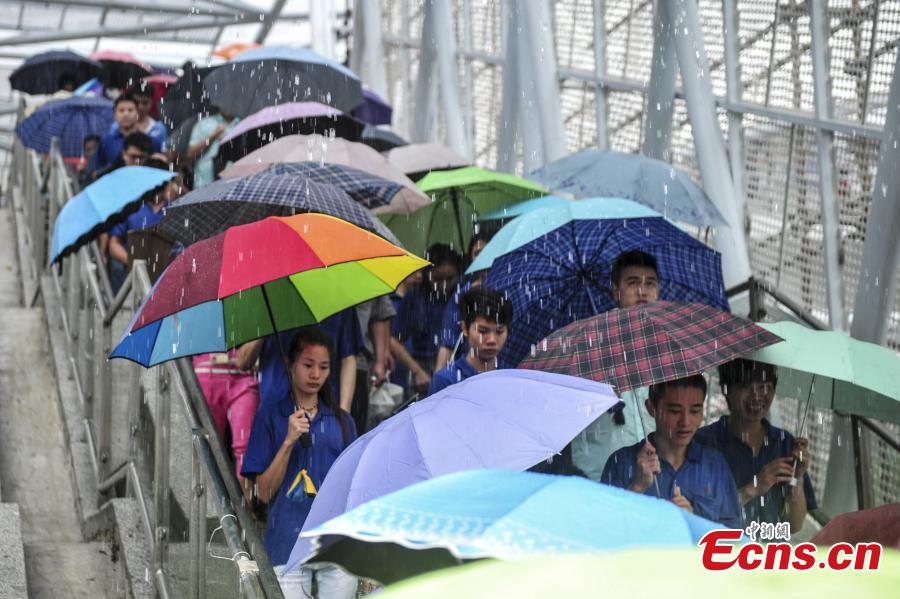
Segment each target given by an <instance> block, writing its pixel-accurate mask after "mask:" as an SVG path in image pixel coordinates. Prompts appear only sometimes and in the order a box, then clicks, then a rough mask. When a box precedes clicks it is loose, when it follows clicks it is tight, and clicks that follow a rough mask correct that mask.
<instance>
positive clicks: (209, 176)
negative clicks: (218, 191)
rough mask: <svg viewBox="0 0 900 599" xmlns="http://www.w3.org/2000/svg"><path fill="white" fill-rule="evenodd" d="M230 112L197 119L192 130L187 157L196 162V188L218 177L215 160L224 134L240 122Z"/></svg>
mask: <svg viewBox="0 0 900 599" xmlns="http://www.w3.org/2000/svg"><path fill="white" fill-rule="evenodd" d="M240 120H241V119H240V118H239V117H237V116H235V115H234V114H232V113H230V112H225V111H220V112H219V113H218V114H213V115H210V116H208V117H206V118H202V119H200V120H199V121H197V124H195V125H194V128H193V129H192V130H191V138H190V141H189V142H188V149H187V153H186V158H187V159H188V161H196V162H194V185H193V187H194V189H197V188H199V187H203V186H204V185H208V184H209V183H212V182H213V181H214V180H215V178H216V173H215V170H214V168H213V161H214V160H215V158H216V156H218V155H219V143H220V142H221V141H222V136H223V135H225V133H226V132H227V131H228V130H230V129H231V128H232V127H234V126H235V125H237V124H238V123H239V122H240Z"/></svg>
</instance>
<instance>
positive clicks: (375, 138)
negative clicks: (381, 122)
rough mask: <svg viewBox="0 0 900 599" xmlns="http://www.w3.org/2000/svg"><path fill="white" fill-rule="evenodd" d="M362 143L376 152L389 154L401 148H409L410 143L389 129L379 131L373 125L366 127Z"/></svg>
mask: <svg viewBox="0 0 900 599" xmlns="http://www.w3.org/2000/svg"><path fill="white" fill-rule="evenodd" d="M360 141H361V142H363V143H364V144H366V145H367V146H369V147H370V148H374V150H375V151H376V152H387V151H388V150H393V149H394V148H399V147H400V146H407V145H409V142H408V141H406V140H405V139H403V138H402V137H400V136H399V135H397V134H396V133H394V132H393V131H390V130H388V129H379V128H378V127H375V126H373V125H366V128H365V129H363V132H362V138H361V139H360Z"/></svg>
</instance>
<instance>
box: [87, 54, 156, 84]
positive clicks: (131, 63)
mask: <svg viewBox="0 0 900 599" xmlns="http://www.w3.org/2000/svg"><path fill="white" fill-rule="evenodd" d="M91 59H92V60H96V61H97V62H99V63H100V64H102V65H103V73H102V74H101V77H102V78H103V82H104V83H105V84H106V85H107V86H108V87H117V88H119V89H125V88H127V87H131V86H132V85H134V84H135V83H137V82H138V81H140V80H141V79H143V78H144V77H148V76H150V75H152V74H153V67H151V66H150V65H148V64H146V63H144V62H142V61H141V60H139V59H138V58H136V57H135V56H134V55H133V54H130V53H128V52H113V51H111V50H102V51H100V52H94V53H93V54H91Z"/></svg>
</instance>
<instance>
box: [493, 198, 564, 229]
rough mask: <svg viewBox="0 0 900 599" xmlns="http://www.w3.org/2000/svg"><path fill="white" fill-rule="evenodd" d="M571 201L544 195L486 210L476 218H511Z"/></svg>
mask: <svg viewBox="0 0 900 599" xmlns="http://www.w3.org/2000/svg"><path fill="white" fill-rule="evenodd" d="M571 203H572V200H567V199H566V198H561V197H559V196H553V195H550V196H544V197H542V198H534V199H533V200H525V201H524V202H519V203H518V204H512V205H510V206H506V207H504V208H500V209H499V210H494V211H493V212H488V213H487V214H481V215H479V216H478V220H479V221H481V222H483V221H488V220H503V219H513V218H515V217H517V216H522V215H523V214H528V213H529V212H531V211H533V210H537V209H539V208H556V207H558V206H565V205H567V204H571Z"/></svg>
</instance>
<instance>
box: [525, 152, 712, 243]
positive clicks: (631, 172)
mask: <svg viewBox="0 0 900 599" xmlns="http://www.w3.org/2000/svg"><path fill="white" fill-rule="evenodd" d="M528 178H529V179H531V180H533V181H537V182H539V183H541V184H543V185H546V186H547V187H549V188H550V189H551V190H553V191H561V192H566V193H571V194H573V195H575V196H576V197H582V198H584V197H591V196H602V197H620V198H629V199H631V200H634V201H635V202H639V203H641V204H644V205H645V206H649V207H650V208H653V209H654V210H656V211H657V212H659V213H661V214H663V215H664V216H666V217H668V218H671V219H672V220H679V221H682V222H686V223H691V224H695V225H703V226H706V225H723V224H726V221H725V219H724V218H723V217H722V214H721V213H720V212H719V209H718V208H716V205H715V204H714V203H713V201H712V200H711V199H710V198H709V196H708V195H706V192H705V191H703V190H702V189H701V188H700V187H699V186H697V184H696V183H694V181H693V180H692V179H691V178H690V176H688V174H687V173H685V172H684V171H682V170H681V169H678V168H675V167H674V166H672V165H671V164H667V163H665V162H662V161H661V160H654V159H652V158H647V157H646V156H641V155H640V154H624V153H622V152H607V151H603V150H584V151H581V152H578V153H577V154H571V155H569V156H566V157H565V158H561V159H559V160H557V161H555V162H551V163H550V164H548V165H546V166H544V167H542V168H539V169H538V170H536V171H534V172H533V173H531V174H530V175H529V176H528Z"/></svg>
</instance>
